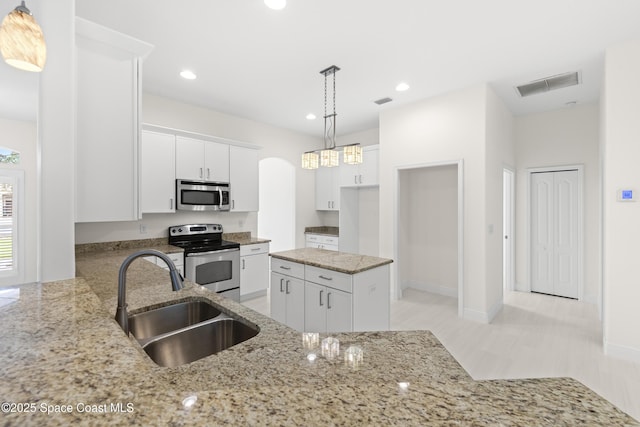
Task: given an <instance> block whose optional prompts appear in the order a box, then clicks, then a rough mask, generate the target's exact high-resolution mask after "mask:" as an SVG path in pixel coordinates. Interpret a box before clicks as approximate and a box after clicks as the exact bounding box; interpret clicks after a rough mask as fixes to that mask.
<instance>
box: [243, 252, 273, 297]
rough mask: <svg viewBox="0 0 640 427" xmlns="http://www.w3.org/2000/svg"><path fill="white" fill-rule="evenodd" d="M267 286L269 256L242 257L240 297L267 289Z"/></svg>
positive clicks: (264, 254)
mask: <svg viewBox="0 0 640 427" xmlns="http://www.w3.org/2000/svg"><path fill="white" fill-rule="evenodd" d="M268 285H269V255H268V254H266V253H263V254H259V255H249V256H243V257H242V258H241V259H240V295H241V296H242V295H247V294H251V293H254V292H259V291H262V290H265V289H267V287H268Z"/></svg>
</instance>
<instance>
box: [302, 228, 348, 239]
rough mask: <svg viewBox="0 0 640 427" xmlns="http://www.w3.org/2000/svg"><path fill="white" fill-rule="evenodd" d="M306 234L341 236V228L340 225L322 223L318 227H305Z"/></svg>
mask: <svg viewBox="0 0 640 427" xmlns="http://www.w3.org/2000/svg"><path fill="white" fill-rule="evenodd" d="M304 234H322V235H324V236H333V237H339V236H340V228H339V227H331V226H328V225H321V226H317V227H305V228H304Z"/></svg>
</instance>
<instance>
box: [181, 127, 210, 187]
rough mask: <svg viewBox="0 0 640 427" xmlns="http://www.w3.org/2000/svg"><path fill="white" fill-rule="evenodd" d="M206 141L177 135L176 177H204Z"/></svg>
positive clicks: (199, 178)
mask: <svg viewBox="0 0 640 427" xmlns="http://www.w3.org/2000/svg"><path fill="white" fill-rule="evenodd" d="M203 155H204V141H200V140H198V139H192V138H184V137H181V136H178V137H176V178H177V179H193V180H202V179H204V176H205V175H204V159H203Z"/></svg>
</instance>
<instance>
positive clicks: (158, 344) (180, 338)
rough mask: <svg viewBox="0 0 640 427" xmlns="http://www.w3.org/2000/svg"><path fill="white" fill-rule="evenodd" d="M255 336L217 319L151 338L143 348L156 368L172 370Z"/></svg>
mask: <svg viewBox="0 0 640 427" xmlns="http://www.w3.org/2000/svg"><path fill="white" fill-rule="evenodd" d="M257 334H258V330H257V329H256V328H252V327H250V326H248V325H246V324H244V323H242V322H240V321H238V320H236V319H232V318H220V319H214V320H211V321H209V322H206V323H203V324H201V325H197V326H194V327H190V328H186V329H183V330H181V331H178V332H176V333H171V334H166V335H165V336H162V337H158V338H157V339H153V340H151V341H150V342H148V343H147V344H145V345H144V346H143V349H144V351H145V352H146V353H147V354H148V355H149V357H150V358H151V359H152V360H153V361H154V362H156V363H157V364H158V365H160V366H165V367H171V368H172V367H175V366H180V365H184V364H185V363H191V362H193V361H196V360H198V359H202V358H203V357H206V356H210V355H212V354H215V353H219V352H221V351H222V350H225V349H228V348H229V347H232V346H234V345H236V344H240V343H241V342H244V341H246V340H248V339H249V338H253V337H255V336H256V335H257Z"/></svg>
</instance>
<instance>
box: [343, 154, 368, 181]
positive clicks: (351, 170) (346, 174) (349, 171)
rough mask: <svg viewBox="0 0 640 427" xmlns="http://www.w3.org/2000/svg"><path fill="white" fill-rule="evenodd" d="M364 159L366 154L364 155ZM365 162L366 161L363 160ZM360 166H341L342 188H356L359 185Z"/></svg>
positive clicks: (344, 164)
mask: <svg viewBox="0 0 640 427" xmlns="http://www.w3.org/2000/svg"><path fill="white" fill-rule="evenodd" d="M363 158H364V153H363ZM363 161H364V160H363ZM359 166H360V165H348V164H346V163H342V164H340V186H341V187H355V186H357V185H358V184H359V183H358V176H359V175H360V168H359Z"/></svg>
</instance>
